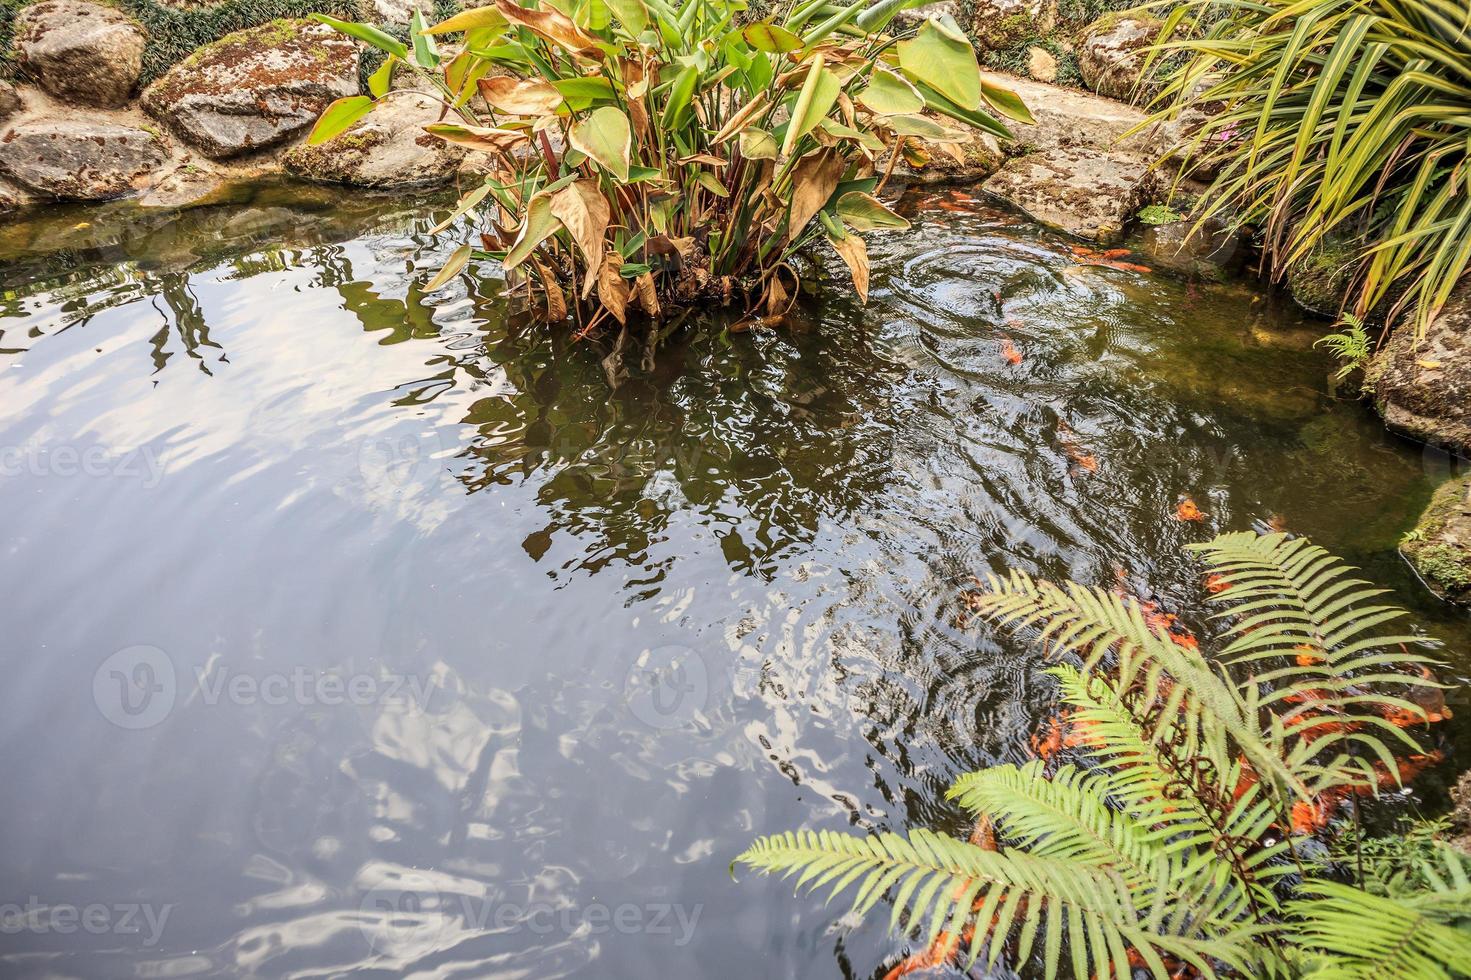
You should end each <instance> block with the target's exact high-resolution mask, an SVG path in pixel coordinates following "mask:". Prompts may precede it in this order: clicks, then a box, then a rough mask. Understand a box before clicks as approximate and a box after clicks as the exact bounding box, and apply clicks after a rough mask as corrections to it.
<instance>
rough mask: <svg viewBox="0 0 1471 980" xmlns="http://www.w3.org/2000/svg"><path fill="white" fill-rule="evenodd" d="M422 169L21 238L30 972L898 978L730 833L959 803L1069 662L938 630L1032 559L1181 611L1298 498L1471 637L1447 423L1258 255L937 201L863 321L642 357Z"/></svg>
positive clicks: (12, 464) (714, 340)
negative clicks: (1334, 374) (1460, 608)
mask: <svg viewBox="0 0 1471 980" xmlns="http://www.w3.org/2000/svg"><path fill="white" fill-rule="evenodd" d="M412 203H413V202H412V201H411V200H410V199H408V198H406V199H404V200H403V201H398V200H395V199H392V198H370V197H363V196H361V195H359V196H356V197H344V196H339V195H334V194H328V193H325V192H318V191H303V190H300V189H298V190H294V191H286V190H283V189H281V188H273V187H260V188H246V189H241V190H239V191H238V192H236V195H235V199H233V200H231V201H229V202H227V203H223V204H220V205H218V206H212V207H206V208H199V209H194V210H191V211H186V212H182V213H179V214H163V213H158V214H142V213H139V212H136V211H134V210H132V209H131V208H129V207H127V206H119V207H115V208H112V209H105V210H102V211H97V210H93V211H78V212H75V213H62V214H60V215H52V216H49V217H46V218H41V219H36V220H16V219H15V218H13V217H12V218H11V219H10V221H9V224H7V225H6V226H5V227H3V228H0V405H3V407H4V413H3V417H0V427H3V432H0V447H3V452H4V457H3V459H0V466H3V472H0V514H3V521H4V523H3V536H0V544H3V548H4V563H3V566H0V594H3V596H4V606H3V608H4V613H5V615H4V624H5V630H4V637H5V640H4V656H5V663H6V668H7V669H6V671H5V683H4V684H3V686H0V732H3V734H4V745H5V748H6V751H5V754H4V758H3V761H0V781H3V785H4V792H5V797H6V803H5V806H4V809H3V817H0V904H3V903H9V905H7V906H6V908H7V909H8V910H9V911H8V912H7V913H6V916H8V917H0V918H4V926H5V928H4V932H3V933H0V974H3V975H5V976H28V977H73V976H78V977H146V978H163V977H169V978H173V977H193V976H253V977H254V976H259V977H329V976H340V975H344V974H347V973H353V974H355V975H363V976H383V977H397V976H414V977H433V978H451V977H491V976H495V977H502V976H504V977H528V978H530V977H554V976H564V975H588V976H610V977H647V976H657V977H694V976H701V977H734V978H746V977H802V978H817V977H834V976H840V975H850V976H860V977H867V976H872V975H875V974H881V973H882V967H883V964H884V963H885V962H886V959H889V958H892V957H893V956H894V955H896V954H897V953H898V952H899V951H900V949H901V946H900V944H899V943H898V942H897V941H896V940H895V939H893V938H892V937H890V936H888V935H886V934H885V930H884V928H883V926H882V923H881V922H879V921H878V920H875V921H874V922H872V923H870V924H868V925H866V926H862V927H859V928H854V927H853V923H850V922H847V921H844V920H842V919H841V918H840V917H839V916H840V912H841V909H840V908H838V907H836V906H835V907H834V910H833V911H831V912H824V911H822V910H821V909H820V902H819V901H818V900H817V899H812V898H805V897H804V898H801V899H793V898H792V897H791V893H790V888H789V887H788V886H787V885H785V884H783V883H779V882H775V881H766V880H759V879H755V880H744V879H743V880H742V881H740V882H739V883H733V882H732V881H731V880H730V878H729V876H728V874H727V865H728V863H729V861H730V860H731V858H732V857H733V856H734V855H735V854H736V853H738V852H739V851H740V850H741V849H742V848H743V847H744V846H745V845H746V843H747V842H748V841H749V840H750V839H751V837H753V836H754V835H756V834H760V833H767V832H773V831H776V830H780V829H785V828H792V827H798V826H803V825H806V826H812V827H826V828H833V829H841V828H845V827H857V828H866V829H873V828H894V827H899V826H901V825H903V824H906V823H924V824H928V825H931V826H937V827H945V828H952V829H957V830H958V829H960V828H961V826H962V821H961V818H960V815H959V814H958V813H956V812H955V811H954V810H953V809H951V808H950V807H949V806H948V805H947V804H945V803H944V801H943V797H942V790H943V787H944V786H945V785H946V784H947V783H948V782H949V780H950V779H951V778H952V777H954V776H955V775H956V774H957V773H959V772H962V771H965V770H966V769H969V768H973V767H975V766H977V765H981V764H985V763H988V762H994V761H997V760H1020V759H1021V758H1023V756H1024V754H1025V751H1026V743H1027V739H1028V737H1029V736H1030V735H1031V734H1032V732H1033V731H1034V729H1035V726H1037V725H1038V724H1039V722H1040V721H1041V719H1042V718H1043V717H1044V716H1045V715H1046V713H1047V708H1048V705H1049V703H1050V696H1051V695H1050V691H1049V688H1048V685H1047V683H1046V682H1045V678H1043V677H1042V676H1041V675H1040V674H1039V673H1038V666H1039V665H1038V662H1037V658H1036V657H1035V656H1034V655H1033V654H1032V653H1030V652H1029V651H1028V650H1026V649H1025V648H1023V647H1022V646H1021V645H1019V644H1017V643H1014V642H1011V641H1009V640H1003V639H999V638H997V637H996V636H994V635H993V634H991V633H990V632H988V631H986V630H984V629H982V628H979V627H970V628H957V627H956V626H955V625H954V622H955V616H956V613H957V611H958V607H957V603H956V596H957V592H958V590H960V589H962V588H963V587H964V586H965V585H966V584H967V580H968V577H969V576H970V575H972V574H974V573H978V572H984V571H985V570H987V569H1001V568H1003V567H1004V566H1006V565H1008V564H1017V565H1020V566H1022V567H1024V568H1027V569H1030V570H1033V571H1036V572H1038V573H1041V574H1045V575H1048V576H1063V575H1067V576H1072V577H1074V578H1078V579H1080V580H1083V581H1088V582H1097V583H1112V582H1114V581H1116V579H1118V578H1119V577H1122V578H1123V579H1125V580H1127V582H1128V583H1129V586H1130V588H1132V589H1134V590H1136V591H1139V592H1141V593H1144V594H1153V595H1155V597H1156V598H1159V599H1160V600H1161V601H1163V602H1164V603H1165V604H1166V605H1167V606H1168V607H1170V608H1194V607H1196V606H1198V604H1199V600H1200V593H1199V587H1198V584H1197V577H1196V574H1195V569H1194V567H1193V566H1192V564H1191V563H1190V561H1189V560H1188V559H1187V558H1186V557H1185V556H1184V555H1183V554H1182V552H1181V546H1182V545H1184V544H1186V543H1188V542H1191V541H1200V540H1204V539H1206V538H1208V537H1209V536H1210V535H1211V534H1212V533H1213V532H1214V531H1216V530H1223V529H1241V528H1246V527H1249V526H1250V525H1251V523H1252V521H1254V520H1270V519H1273V518H1280V520H1281V521H1282V522H1284V523H1285V526H1286V527H1287V528H1289V529H1291V530H1294V531H1298V532H1301V533H1304V534H1308V535H1310V536H1312V537H1313V538H1315V539H1316V540H1317V541H1319V542H1320V543H1321V544H1323V545H1325V546H1327V547H1328V548H1330V549H1333V550H1336V551H1338V552H1340V553H1342V554H1344V555H1345V556H1346V557H1349V558H1351V559H1352V560H1354V561H1356V562H1358V563H1360V564H1363V565H1365V566H1366V567H1367V568H1368V570H1369V573H1370V574H1371V575H1372V576H1373V577H1375V578H1377V579H1378V580H1380V581H1382V582H1384V583H1385V584H1387V585H1390V586H1392V587H1393V588H1394V589H1395V590H1396V594H1397V598H1398V599H1399V600H1400V601H1402V602H1405V603H1408V604H1411V605H1412V606H1414V607H1415V608H1416V609H1418V610H1421V611H1423V612H1424V614H1425V615H1426V616H1427V617H1428V622H1429V625H1430V626H1431V627H1432V628H1434V629H1436V630H1437V631H1439V632H1440V633H1441V635H1443V636H1447V637H1448V638H1449V639H1450V640H1451V641H1452V643H1451V647H1450V650H1449V656H1450V657H1451V658H1452V659H1453V660H1455V661H1456V662H1457V663H1458V664H1460V665H1461V666H1462V667H1463V668H1464V666H1465V664H1466V656H1465V654H1466V642H1465V641H1466V631H1465V628H1464V623H1463V621H1462V620H1460V619H1457V618H1453V617H1452V616H1451V615H1450V614H1449V613H1448V612H1447V611H1446V610H1444V609H1443V608H1442V607H1440V606H1439V605H1438V604H1437V603H1436V602H1435V601H1434V600H1433V599H1432V598H1431V597H1429V596H1428V594H1427V593H1425V592H1424V590H1423V589H1421V587H1420V586H1419V584H1418V583H1417V582H1416V581H1415V580H1414V578H1413V576H1411V575H1410V574H1409V573H1408V572H1407V571H1406V570H1405V568H1404V566H1403V565H1402V563H1401V562H1400V560H1399V558H1398V556H1397V554H1396V552H1395V543H1396V541H1397V539H1398V537H1399V535H1400V534H1401V533H1403V531H1404V530H1405V529H1406V528H1407V527H1408V525H1409V524H1410V522H1411V520H1412V517H1413V515H1414V513H1415V512H1416V511H1417V510H1418V508H1419V506H1420V505H1421V504H1422V503H1423V502H1424V500H1425V499H1426V498H1427V497H1428V495H1429V493H1430V491H1431V489H1432V488H1433V486H1434V484H1435V481H1436V480H1437V479H1439V478H1441V477H1443V476H1444V475H1445V474H1446V472H1447V463H1446V461H1445V460H1444V459H1441V458H1438V457H1436V456H1434V455H1433V454H1426V453H1424V452H1422V451H1421V450H1420V449H1419V448H1418V447H1414V446H1410V445H1408V444H1404V443H1400V442H1397V441H1395V440H1393V439H1391V438H1390V437H1388V436H1386V435H1385V434H1384V433H1383V431H1382V430H1381V429H1380V427H1379V426H1378V425H1377V424H1376V423H1375V422H1374V420H1373V419H1372V418H1370V417H1369V416H1367V415H1366V413H1365V412H1364V411H1363V409H1362V408H1361V407H1360V406H1358V405H1357V404H1354V403H1348V402H1340V401H1335V400H1333V399H1332V398H1331V397H1330V395H1329V393H1328V392H1329V385H1328V376H1329V373H1330V372H1331V364H1330V362H1329V360H1328V359H1327V358H1326V357H1325V356H1324V355H1323V354H1322V353H1321V352H1314V351H1312V350H1310V349H1305V346H1304V345H1305V343H1306V342H1310V341H1311V339H1312V337H1313V336H1315V331H1317V330H1320V325H1315V324H1305V323H1303V322H1301V321H1300V320H1298V319H1296V318H1295V315H1294V314H1292V313H1291V312H1289V311H1286V310H1283V309H1277V308H1275V307H1274V306H1273V304H1272V303H1271V302H1270V301H1268V300H1266V299H1263V298H1262V297H1260V296H1258V295H1256V293H1255V292H1254V290H1253V289H1252V288H1250V287H1248V286H1245V285H1239V284H1238V285H1224V286H1207V285H1199V284H1196V285H1191V284H1187V283H1184V282H1181V281H1177V280H1172V279H1169V278H1166V277H1164V276H1152V275H1146V274H1143V273H1140V272H1136V271H1129V270H1121V269H1112V268H1098V267H1089V266H1084V265H1079V264H1077V263H1076V262H1075V261H1074V257H1073V255H1072V253H1071V252H1070V251H1069V249H1068V246H1067V244H1066V243H1065V242H1063V241H1062V240H1061V239H1059V238H1057V237H1056V236H1053V235H1051V234H1050V233H1046V232H1043V231H1040V230H1037V229H1035V228H1032V227H1030V226H1028V225H1026V224H1023V223H1020V222H1018V220H1017V219H1016V218H1015V217H1014V216H1011V215H1007V214H1004V213H1001V212H998V211H992V210H988V209H987V208H986V207H985V206H982V205H976V204H973V203H971V202H969V201H967V200H964V199H961V198H958V197H956V196H953V195H945V194H941V195H929V196H924V195H921V196H919V197H916V198H913V199H911V200H910V202H909V204H910V206H911V208H912V209H913V211H914V213H915V215H916V228H915V230H913V231H912V232H910V233H907V234H902V235H891V236H888V237H884V238H876V241H875V244H874V246H873V253H874V261H875V276H874V292H873V298H872V301H871V303H870V305H869V306H868V308H867V309H864V308H860V307H858V306H857V305H856V304H854V303H852V302H850V301H848V300H847V299H844V298H840V297H838V296H837V294H836V293H834V292H829V293H828V294H826V298H825V299H824V300H822V301H821V303H822V305H818V303H816V302H814V303H813V304H811V305H809V306H807V307H806V308H805V309H804V310H803V311H802V312H801V313H800V315H799V316H798V318H797V322H796V323H794V324H793V325H792V327H790V328H789V329H784V330H780V331H772V332H764V333H755V334H740V335H730V334H728V333H725V332H724V331H721V330H717V329H704V330H700V331H691V332H687V333H685V334H681V335H679V336H678V337H677V338H676V339H675V340H674V341H673V342H672V344H671V345H670V346H669V347H667V348H666V349H664V350H663V351H662V352H661V353H660V355H659V357H658V359H657V361H656V363H654V364H653V366H652V369H644V368H642V367H640V365H639V364H638V363H637V361H638V357H637V356H636V355H632V356H630V358H629V360H630V363H631V367H632V371H631V377H630V378H629V379H628V380H627V381H625V382H624V383H623V384H621V385H620V386H618V387H617V388H616V389H615V388H612V387H610V386H609V384H608V381H607V380H606V378H605V374H604V370H603V368H602V366H601V365H600V358H601V357H602V355H603V354H604V353H606V351H605V350H604V349H602V348H600V347H599V346H597V345H596V344H594V343H590V342H581V343H578V342H572V341H571V340H569V339H568V338H567V337H565V336H564V335H563V332H558V333H557V334H556V335H551V334H549V332H548V331H547V329H546V328H544V327H538V326H535V325H529V324H525V323H520V322H517V321H515V319H514V318H510V317H508V316H507V313H506V303H505V301H504V300H503V299H502V298H500V297H499V295H498V294H499V292H500V289H501V286H502V283H501V282H500V281H499V279H498V278H496V275H497V273H496V270H495V269H493V268H490V267H487V268H484V269H481V270H479V271H480V272H481V274H482V277H480V278H476V279H475V280H474V281H472V279H471V277H468V276H462V277H461V280H460V282H458V283H457V284H455V285H454V286H453V287H452V288H450V289H447V290H445V291H443V292H441V293H438V294H435V295H433V296H425V295H423V294H422V293H421V291H420V290H419V288H418V286H417V285H416V284H417V283H422V282H423V281H424V280H425V279H426V278H427V276H428V274H429V273H430V272H431V271H432V270H433V269H434V268H436V267H437V265H438V262H439V261H440V260H441V259H442V258H443V256H444V255H446V254H447V253H448V251H449V249H450V248H451V247H452V245H453V241H452V240H451V238H450V237H449V236H441V237H440V238H439V239H438V240H435V239H434V238H432V237H431V236H429V235H428V234H427V229H428V228H429V227H430V226H431V225H432V224H433V222H434V216H424V217H420V216H417V215H416V214H415V212H414V210H413V209H412V207H411V204H412ZM1013 351H1014V352H1015V355H1017V356H1013V357H1009V356H1008V355H1010V354H1011V353H1012V352H1013ZM1013 360H1015V361H1018V362H1017V363H1011V361H1013ZM1187 494H1188V495H1190V496H1191V497H1192V498H1193V500H1194V501H1195V502H1196V503H1197V504H1198V505H1199V507H1200V509H1201V510H1203V511H1204V512H1205V513H1206V515H1207V520H1206V521H1205V522H1204V523H1183V522H1180V521H1177V520H1174V519H1173V518H1172V515H1174V513H1175V511H1176V507H1177V504H1178V503H1179V501H1180V500H1181V498H1182V496H1183V495H1187ZM1461 714H1462V716H1463V717H1465V716H1467V715H1471V710H1463V711H1462V712H1461ZM1441 737H1442V738H1451V739H1454V738H1456V737H1457V736H1456V734H1455V733H1453V732H1444V733H1441ZM1424 796H1425V798H1426V802H1427V804H1428V805H1430V806H1435V805H1438V803H1437V801H1436V800H1435V799H1434V794H1433V793H1431V792H1430V791H1428V790H1426V791H1425V792H1424ZM1411 802H1413V801H1411ZM17 909H19V910H20V911H19V913H17V911H16V910H17ZM67 910H72V912H71V913H69V912H68V911H67ZM18 914H19V915H20V916H22V917H21V918H18V917H17V915H18ZM26 914H29V916H30V917H29V918H28V919H27V918H23V916H24V915H26ZM72 914H75V915H76V916H78V918H71V917H70V916H71V915H72Z"/></svg>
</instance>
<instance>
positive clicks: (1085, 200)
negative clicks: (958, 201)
mask: <svg viewBox="0 0 1471 980" xmlns="http://www.w3.org/2000/svg"><path fill="white" fill-rule="evenodd" d="M1159 185H1160V182H1159V180H1158V177H1157V175H1156V174H1155V173H1153V172H1152V171H1151V170H1150V168H1149V164H1148V162H1147V161H1145V160H1144V159H1142V158H1140V157H1137V156H1132V155H1129V154H1125V153H1118V152H1102V153H1100V152H1098V151H1095V150H1090V149H1085V148H1057V149H1054V150H1052V151H1050V152H1047V153H1032V154H1028V155H1026V156H1020V157H1016V158H1015V159H1012V160H1010V161H1008V162H1007V164H1006V165H1005V166H1004V167H1002V168H1001V169H1000V170H998V171H997V172H996V173H995V174H993V175H992V176H991V177H989V178H988V179H987V180H986V182H985V183H984V184H982V185H981V189H982V190H984V191H986V192H987V193H989V194H994V195H996V196H997V197H999V198H1001V199H1002V200H1005V201H1007V202H1009V203H1011V204H1012V205H1014V206H1016V207H1018V208H1020V209H1021V210H1023V211H1025V212H1026V213H1027V214H1029V215H1031V216H1032V217H1033V218H1034V219H1036V220H1037V221H1039V222H1041V223H1042V224H1044V225H1049V226H1051V227H1053V228H1057V229H1060V230H1061V231H1065V232H1067V233H1068V234H1070V235H1075V236H1077V237H1078V238H1083V239H1086V240H1088V241H1092V242H1099V243H1102V244H1112V243H1114V242H1116V241H1118V240H1119V239H1120V238H1122V237H1123V233H1124V226H1125V225H1126V224H1127V223H1128V221H1129V219H1130V218H1131V217H1132V216H1133V215H1134V213H1135V212H1137V211H1138V210H1139V209H1140V208H1141V207H1143V206H1144V205H1146V204H1149V203H1151V202H1152V201H1153V200H1154V199H1155V198H1156V197H1157V196H1158V195H1159V193H1160V189H1161V188H1160V186H1159Z"/></svg>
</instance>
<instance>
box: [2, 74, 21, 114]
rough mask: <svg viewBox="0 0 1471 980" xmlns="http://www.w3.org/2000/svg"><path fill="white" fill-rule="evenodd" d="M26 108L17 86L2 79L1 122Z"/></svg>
mask: <svg viewBox="0 0 1471 980" xmlns="http://www.w3.org/2000/svg"><path fill="white" fill-rule="evenodd" d="M24 108H25V103H24V102H22V101H21V98H20V93H19V92H17V91H16V90H15V86H14V85H11V84H10V83H9V82H7V81H5V80H4V79H0V122H4V121H5V120H6V119H9V118H10V117H11V116H13V115H15V114H16V113H17V112H20V111H21V110H22V109H24Z"/></svg>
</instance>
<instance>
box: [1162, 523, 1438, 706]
mask: <svg viewBox="0 0 1471 980" xmlns="http://www.w3.org/2000/svg"><path fill="white" fill-rule="evenodd" d="M1188 547H1189V548H1190V550H1192V551H1196V552H1199V553H1200V554H1201V555H1202V557H1203V558H1204V560H1205V562H1206V565H1207V566H1208V567H1209V568H1210V570H1211V572H1212V574H1213V575H1214V576H1215V577H1216V579H1217V581H1220V582H1222V583H1224V586H1225V587H1224V588H1223V589H1222V591H1220V592H1219V593H1217V594H1216V595H1215V596H1214V601H1216V602H1219V603H1225V604H1227V605H1229V606H1230V607H1231V608H1230V609H1229V610H1228V611H1226V612H1224V613H1221V614H1219V615H1218V616H1217V617H1216V618H1218V619H1220V618H1225V617H1234V618H1235V620H1236V621H1235V622H1233V623H1232V624H1231V626H1230V627H1229V628H1228V629H1227V631H1226V636H1228V637H1229V638H1230V642H1229V643H1228V644H1227V646H1226V647H1225V649H1224V650H1223V651H1222V653H1221V656H1222V658H1223V659H1224V660H1226V661H1228V662H1232V663H1254V662H1257V661H1262V660H1268V659H1271V658H1274V657H1280V658H1284V659H1285V660H1287V661H1289V662H1291V663H1292V666H1288V667H1284V668H1282V669H1280V671H1279V672H1277V673H1274V674H1270V675H1265V676H1258V677H1257V678H1256V679H1257V681H1259V682H1276V681H1279V680H1284V679H1294V680H1311V681H1313V682H1314V683H1317V684H1319V685H1324V684H1328V685H1331V684H1333V683H1335V682H1340V681H1342V680H1343V679H1345V678H1347V677H1348V676H1350V675H1351V674H1352V673H1354V672H1362V671H1364V670H1378V669H1379V668H1382V667H1384V666H1387V665H1388V664H1390V663H1394V664H1401V665H1409V664H1423V665H1427V666H1429V665H1434V664H1436V663H1438V661H1436V660H1435V659H1434V658H1432V657H1427V656H1425V655H1423V654H1418V653H1412V652H1410V651H1409V650H1408V649H1406V650H1403V651H1398V652H1397V653H1395V654H1392V655H1382V654H1381V655H1375V651H1381V650H1384V649H1386V648H1391V647H1398V646H1400V645H1405V646H1406V647H1408V646H1412V645H1413V646H1422V645H1424V644H1425V643H1426V640H1425V638H1424V637H1421V636H1417V635H1415V634H1412V633H1393V632H1381V631H1380V630H1379V627H1380V626H1382V625H1384V624H1386V623H1390V622H1393V621H1394V620H1396V619H1401V618H1403V617H1405V616H1407V615H1409V614H1408V613H1407V612H1406V611H1405V610H1403V609H1400V608H1399V607H1396V606H1389V605H1384V604H1371V603H1372V600H1373V599H1374V598H1375V597H1376V596H1380V595H1383V594H1384V593H1385V590H1383V589H1376V588H1373V587H1372V586H1371V585H1370V583H1368V582H1366V581H1364V580H1363V579H1358V578H1349V577H1346V576H1348V575H1349V573H1350V572H1352V571H1353V569H1352V568H1351V567H1350V566H1349V565H1347V564H1346V563H1345V562H1343V561H1342V560H1341V559H1339V558H1337V557H1335V556H1334V555H1332V554H1329V553H1328V552H1327V551H1325V550H1324V549H1323V548H1320V547H1318V546H1317V545H1315V544H1312V543H1311V542H1310V541H1308V540H1307V539H1306V538H1291V537H1288V536H1287V535H1286V534H1282V533H1275V534H1263V535H1258V534H1255V533H1253V532H1250V531H1240V532H1235V533H1231V534H1223V535H1220V536H1219V537H1217V538H1216V539H1215V540H1213V541H1210V542H1208V543H1206V544H1198V545H1190V546H1188ZM1392 678H1393V680H1395V681H1396V682H1398V683H1414V682H1415V681H1416V680H1417V678H1415V677H1414V676H1413V675H1406V674H1399V673H1395V674H1393V675H1392ZM1359 682H1360V683H1365V682H1366V679H1365V678H1359Z"/></svg>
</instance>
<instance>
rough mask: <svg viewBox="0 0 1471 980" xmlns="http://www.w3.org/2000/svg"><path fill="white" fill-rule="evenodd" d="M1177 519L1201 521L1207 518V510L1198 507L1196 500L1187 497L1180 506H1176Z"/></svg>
mask: <svg viewBox="0 0 1471 980" xmlns="http://www.w3.org/2000/svg"><path fill="white" fill-rule="evenodd" d="M1175 520H1177V521H1195V522H1197V523H1199V522H1202V521H1204V520H1205V511H1203V510H1201V509H1200V508H1199V507H1197V506H1196V505H1195V501H1194V500H1192V499H1190V498H1189V497H1186V498H1185V499H1183V500H1181V501H1180V504H1179V506H1177V507H1176V508H1175Z"/></svg>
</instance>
